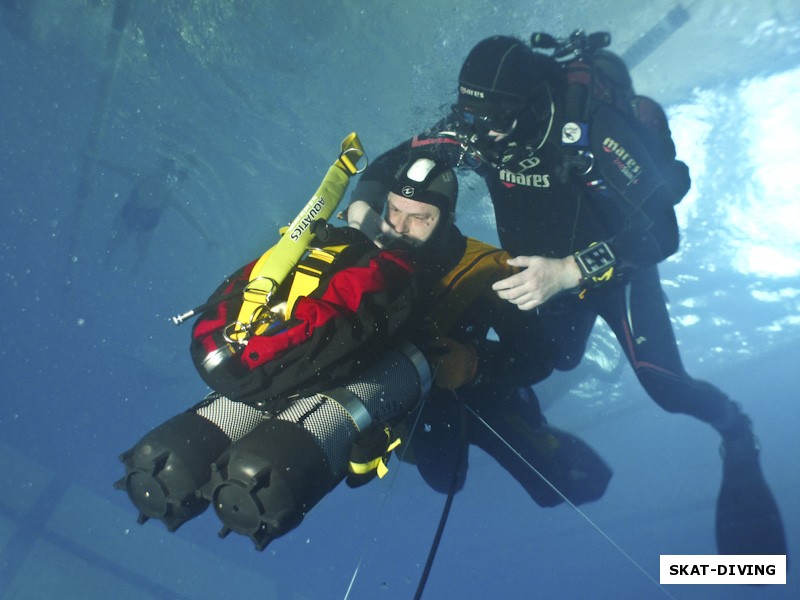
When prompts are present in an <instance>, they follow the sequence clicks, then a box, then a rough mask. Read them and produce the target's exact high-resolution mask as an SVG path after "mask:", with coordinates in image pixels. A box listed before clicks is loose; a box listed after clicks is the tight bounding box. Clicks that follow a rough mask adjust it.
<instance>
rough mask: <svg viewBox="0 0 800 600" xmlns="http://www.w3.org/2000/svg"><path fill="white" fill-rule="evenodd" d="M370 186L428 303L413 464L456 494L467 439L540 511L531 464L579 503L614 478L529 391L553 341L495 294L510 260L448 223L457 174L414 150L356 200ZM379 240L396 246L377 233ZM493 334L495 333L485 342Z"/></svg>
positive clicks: (420, 342)
mask: <svg viewBox="0 0 800 600" xmlns="http://www.w3.org/2000/svg"><path fill="white" fill-rule="evenodd" d="M436 173H441V175H440V177H441V178H442V179H444V178H445V177H446V178H447V179H446V180H445V181H447V182H448V184H447V186H446V187H445V188H444V190H443V191H444V192H445V193H432V192H431V190H430V188H429V187H427V182H428V180H429V179H431V178H432V176H433V174H436ZM370 191H371V192H374V193H377V194H381V195H382V196H383V197H384V198H386V210H385V217H384V218H385V223H386V224H388V225H389V226H390V227H391V228H392V231H394V232H395V234H396V235H399V236H400V241H401V242H402V243H405V244H412V245H413V246H414V247H415V256H416V261H417V264H418V271H417V277H418V280H419V283H420V288H421V295H422V298H421V303H422V306H423V307H424V308H423V309H422V311H421V318H419V319H417V321H416V322H415V324H414V325H413V326H412V327H411V329H410V332H409V334H408V336H409V339H410V340H411V341H412V342H414V343H415V344H416V345H417V346H418V347H420V348H422V349H423V352H425V354H426V356H427V357H428V362H429V363H430V364H431V367H432V370H433V372H434V383H435V384H436V385H434V387H433V389H432V391H431V394H430V396H429V398H428V400H427V401H426V403H425V404H424V407H423V409H422V414H421V415H419V420H420V422H422V423H424V424H425V427H424V430H423V431H418V432H416V433H415V435H414V436H413V438H412V441H411V447H412V450H413V455H414V457H413V460H414V461H415V462H416V464H417V467H418V469H419V471H420V473H421V474H422V476H423V478H424V479H425V480H426V482H428V484H429V485H431V486H432V487H433V488H435V489H436V490H438V491H441V492H450V491H453V492H455V490H456V489H460V488H461V487H462V486H463V482H464V480H465V477H466V471H467V452H466V448H467V446H468V445H469V444H473V445H477V446H479V447H481V448H482V449H484V450H485V451H486V452H487V453H489V454H490V455H491V456H492V457H493V458H495V460H497V461H498V463H500V464H501V465H502V466H503V468H504V469H506V470H507V471H508V472H509V473H510V474H511V475H512V476H513V477H514V478H515V479H516V480H517V481H518V482H519V483H520V484H521V485H522V486H523V487H524V488H525V490H526V491H527V492H528V494H529V495H530V496H531V498H533V499H534V500H535V501H536V502H537V503H538V504H540V505H541V506H553V505H555V504H558V503H560V502H561V501H562V498H561V497H560V496H559V494H558V493H556V492H555V491H554V490H553V489H552V488H551V487H550V485H548V483H547V482H546V481H544V480H543V479H542V478H541V477H540V476H539V475H537V473H536V472H534V471H533V470H532V469H531V468H530V466H531V465H532V466H534V467H535V468H536V469H537V470H538V471H539V472H540V473H542V475H544V476H545V477H546V478H547V479H548V481H549V482H550V484H552V485H555V486H556V487H557V488H558V490H559V492H560V493H562V494H564V495H565V496H566V497H567V498H569V500H570V501H571V502H573V503H575V504H581V503H583V502H588V501H590V500H596V499H597V498H599V497H600V496H602V494H603V493H604V492H605V489H606V487H607V485H608V481H609V479H610V477H611V471H610V470H609V469H608V467H607V466H606V465H605V464H604V463H603V461H602V459H600V458H599V457H598V456H597V455H596V454H594V452H593V451H592V450H591V449H590V448H589V447H588V446H586V445H585V444H584V443H583V442H582V441H581V440H578V439H577V438H575V437H574V436H571V435H569V434H567V433H564V432H561V431H559V430H557V429H555V428H552V427H550V426H548V425H547V424H546V423H545V421H544V418H543V416H542V414H541V411H540V409H539V403H538V400H537V398H536V396H535V394H534V393H533V391H532V390H531V388H530V386H531V385H532V384H534V383H536V382H538V381H541V380H542V379H544V378H545V377H547V376H548V375H549V374H550V372H551V371H552V358H553V351H554V348H553V347H552V345H551V344H550V343H549V341H548V340H547V339H546V337H545V334H544V330H543V329H542V326H541V324H540V322H539V318H538V317H537V315H536V314H535V313H524V312H521V311H518V310H517V309H516V308H514V307H513V306H512V305H511V304H509V303H507V302H505V301H503V300H501V299H500V298H498V297H497V295H496V294H495V293H494V292H493V291H492V284H493V283H495V282H496V281H498V280H499V279H502V278H505V277H509V276H511V275H513V274H514V273H516V272H517V269H515V268H514V267H511V266H509V265H508V264H507V262H508V259H509V258H510V255H509V254H508V253H506V252H505V251H503V250H500V249H499V248H495V247H493V246H490V245H488V244H485V243H483V242H480V241H478V240H476V239H474V238H469V237H466V236H464V235H463V234H462V233H461V231H460V230H459V229H458V227H457V226H456V225H455V211H456V200H457V194H458V186H457V183H456V175H455V173H454V172H453V171H452V170H451V169H449V168H447V167H446V166H445V165H443V164H441V163H437V162H436V161H435V160H433V159H432V158H431V157H430V156H426V155H425V154H424V153H412V156H411V158H410V159H409V161H408V162H407V163H406V164H404V165H402V166H401V167H400V168H399V169H398V170H397V172H396V173H395V174H393V176H392V177H390V178H388V179H386V180H375V179H372V178H369V177H363V176H362V178H361V179H360V180H359V182H358V184H357V185H356V187H355V189H354V190H353V193H352V198H361V197H362V196H363V195H364V194H367V193H370ZM358 211H359V207H358V206H357V205H356V206H355V207H354V206H353V205H351V206H350V207H349V208H348V212H347V218H348V220H349V221H350V223H356V224H357V225H358V226H363V222H362V218H363V217H364V216H366V215H370V216H371V217H374V215H372V214H371V213H366V212H364V213H363V214H361V215H359V212H358ZM367 227H368V226H367ZM381 243H385V244H391V243H392V242H390V241H389V240H388V239H385V238H384V240H383V242H381ZM490 329H493V330H494V332H495V333H496V335H497V338H498V339H497V340H489V339H487V333H488V332H489V330H490ZM465 405H468V406H469V407H470V409H471V410H472V411H473V412H474V413H475V414H477V415H479V416H480V417H481V418H482V419H484V420H485V421H486V422H487V423H488V424H489V425H490V426H491V427H492V428H493V429H494V430H495V432H497V434H498V435H499V436H500V438H502V439H500V438H498V435H496V434H495V433H493V432H491V431H490V430H489V429H488V428H487V427H486V425H484V424H483V423H480V422H479V421H478V420H477V419H476V418H475V415H474V414H469V411H468V410H466V409H465ZM416 419H417V416H416V415H414V416H413V419H412V420H416ZM503 440H505V442H507V443H508V444H509V445H510V446H511V447H512V448H509V447H508V446H507V445H506V443H504V441H503ZM516 453H519V455H520V456H521V458H520V456H517V455H516ZM525 461H527V462H528V463H530V464H529V465H526V464H525ZM454 476H455V478H456V480H454ZM454 484H455V488H452V489H451V487H452V486H453V485H454Z"/></svg>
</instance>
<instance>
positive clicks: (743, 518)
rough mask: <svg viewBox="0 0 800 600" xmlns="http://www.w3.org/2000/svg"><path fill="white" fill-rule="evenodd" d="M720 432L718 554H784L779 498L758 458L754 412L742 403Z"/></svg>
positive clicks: (730, 415) (717, 517) (784, 540)
mask: <svg viewBox="0 0 800 600" xmlns="http://www.w3.org/2000/svg"><path fill="white" fill-rule="evenodd" d="M717 430H718V431H719V432H720V435H722V445H721V446H720V455H721V456H722V485H721V487H720V492H719V497H718V498H717V515H716V538H717V548H718V551H719V553H720V554H786V536H785V533H784V529H783V523H782V520H781V516H780V511H779V510H778V505H777V503H776V502H775V498H774V497H773V495H772V492H771V491H770V489H769V485H768V484H767V482H766V480H765V479H764V474H763V473H762V471H761V465H760V462H759V453H760V446H759V442H758V439H757V438H756V436H755V434H754V433H753V426H752V422H751V420H750V418H749V417H748V416H747V415H745V414H744V413H743V412H742V410H741V408H740V407H739V405H738V404H736V403H731V411H730V412H729V415H728V418H727V419H726V421H725V423H724V426H722V427H717Z"/></svg>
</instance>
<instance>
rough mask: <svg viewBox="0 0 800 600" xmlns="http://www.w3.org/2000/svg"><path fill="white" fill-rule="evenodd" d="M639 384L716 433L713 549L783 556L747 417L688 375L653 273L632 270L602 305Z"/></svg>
mask: <svg viewBox="0 0 800 600" xmlns="http://www.w3.org/2000/svg"><path fill="white" fill-rule="evenodd" d="M600 314H601V316H602V317H603V318H604V319H605V320H606V322H607V323H608V324H609V326H610V327H611V329H612V330H613V331H614V333H615V334H616V336H617V339H618V340H619V342H620V344H621V345H622V347H623V349H624V351H625V353H626V355H627V357H628V360H629V361H630V363H631V366H633V369H634V371H635V373H636V376H637V377H638V379H639V382H640V383H641V384H642V386H643V387H644V389H645V391H647V393H648V395H649V396H650V397H651V398H653V400H655V401H656V402H657V403H658V404H659V406H661V407H662V408H664V409H665V410H667V411H670V412H678V413H684V414H688V415H691V416H693V417H695V418H697V419H700V420H701V421H704V422H706V423H708V424H710V425H711V426H712V427H714V428H715V429H716V430H717V431H718V432H719V433H720V435H721V436H722V448H721V452H722V455H723V481H722V487H721V489H720V494H719V498H718V502H717V544H718V547H719V550H720V552H722V553H723V554H785V552H786V541H785V535H784V532H783V525H782V523H781V518H780V513H779V512H778V508H777V505H776V503H775V500H774V498H773V497H772V493H771V492H770V490H769V487H768V486H767V483H766V481H765V480H764V476H763V474H762V473H761V467H760V464H759V457H758V454H759V446H758V442H757V440H756V437H755V435H754V434H753V429H752V425H751V421H750V418H749V417H748V416H747V415H746V414H745V413H744V412H743V411H742V410H741V407H740V406H739V404H737V403H736V402H733V401H732V400H731V399H730V398H729V397H728V396H727V395H726V394H725V393H723V392H722V391H721V390H719V389H718V388H717V387H715V386H713V385H711V384H710V383H708V382H705V381H700V380H697V379H694V378H692V377H691V376H689V374H688V373H686V371H685V369H684V367H683V364H682V361H681V358H680V354H679V352H678V346H677V343H676V341H675V334H674V331H673V329H672V324H671V322H670V319H669V313H668V312H667V307H666V304H665V301H664V292H663V290H662V288H661V283H660V281H659V276H658V269H657V268H656V267H651V268H649V269H645V270H642V271H639V272H637V273H636V274H634V275H633V276H632V277H631V281H630V282H629V283H628V285H627V286H625V288H623V289H617V290H610V291H609V293H608V294H607V295H606V296H605V297H604V301H603V303H602V306H601V308H600Z"/></svg>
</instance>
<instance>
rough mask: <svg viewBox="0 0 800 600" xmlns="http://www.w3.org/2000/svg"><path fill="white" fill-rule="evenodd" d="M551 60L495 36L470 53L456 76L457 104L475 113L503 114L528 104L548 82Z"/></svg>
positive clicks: (514, 41) (513, 42) (520, 44)
mask: <svg viewBox="0 0 800 600" xmlns="http://www.w3.org/2000/svg"><path fill="white" fill-rule="evenodd" d="M550 62H551V61H550V59H549V58H548V57H546V56H544V55H542V54H539V53H536V52H534V51H533V50H532V49H531V48H530V47H529V46H527V45H526V44H525V43H524V42H522V41H521V40H519V39H517V38H514V37H509V36H503V35H496V36H493V37H490V38H486V39H485V40H482V41H480V42H478V44H477V45H475V47H474V48H473V49H472V50H470V52H469V54H468V55H467V58H466V60H465V61H464V64H463V65H462V67H461V72H460V73H459V75H458V104H459V106H460V107H462V108H467V109H468V110H469V111H470V112H475V113H477V114H491V113H497V112H505V111H510V110H514V109H516V108H519V107H520V106H521V105H524V104H526V103H528V102H529V101H530V99H531V96H532V94H533V92H534V90H535V89H536V87H537V86H538V85H539V84H540V83H541V82H542V80H544V79H547V78H548V77H549V75H550V71H551V68H552V66H551V65H550Z"/></svg>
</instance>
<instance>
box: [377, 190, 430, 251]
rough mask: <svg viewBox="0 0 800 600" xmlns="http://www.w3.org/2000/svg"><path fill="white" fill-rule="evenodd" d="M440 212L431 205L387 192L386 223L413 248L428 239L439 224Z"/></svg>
mask: <svg viewBox="0 0 800 600" xmlns="http://www.w3.org/2000/svg"><path fill="white" fill-rule="evenodd" d="M440 217H441V211H440V210H439V209H438V208H437V207H436V206H433V205H432V204H425V203H424V202H417V201H416V200H411V199H409V198H404V197H403V196H399V195H397V194H395V193H394V192H389V197H388V198H387V199H386V221H387V222H388V223H389V225H391V226H392V228H393V229H394V230H395V231H396V232H397V233H399V234H400V235H402V236H403V237H404V238H405V239H406V240H407V241H408V242H410V243H411V244H412V245H413V246H420V245H422V244H424V243H425V242H427V241H428V239H430V237H431V236H432V235H433V232H434V231H436V226H437V225H438V224H439V219H440Z"/></svg>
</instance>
